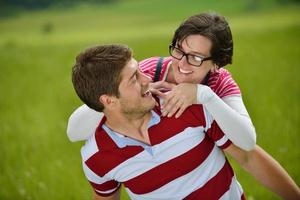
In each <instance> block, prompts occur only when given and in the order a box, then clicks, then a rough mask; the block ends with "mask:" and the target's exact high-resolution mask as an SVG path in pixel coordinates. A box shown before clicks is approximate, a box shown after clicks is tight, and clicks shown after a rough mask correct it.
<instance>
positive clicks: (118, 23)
mask: <svg viewBox="0 0 300 200" xmlns="http://www.w3.org/2000/svg"><path fill="white" fill-rule="evenodd" d="M203 11H215V12H217V13H219V14H222V15H225V16H226V18H227V19H228V21H229V23H230V25H231V28H232V32H233V37H234V45H235V47H234V59H233V64H232V65H231V66H228V67H227V69H228V70H229V71H231V73H232V74H233V77H234V79H235V80H236V81H237V83H238V84H239V86H240V88H241V90H242V94H243V99H244V102H245V105H246V107H247V108H248V111H249V113H250V116H251V117H252V120H253V123H254V125H255V127H256V131H257V137H258V138H257V143H258V144H259V145H260V146H262V147H263V148H264V149H265V150H266V151H268V152H269V153H270V154H271V155H272V156H273V157H274V158H275V159H276V160H278V161H279V162H280V163H281V165H282V166H283V167H284V168H285V169H286V170H287V171H288V173H289V174H290V175H291V176H292V177H293V179H294V180H295V181H296V182H297V184H298V185H299V184H300V140H299V138H298V137H299V136H298V134H300V117H299V115H300V108H299V102H300V90H299V88H300V78H299V77H300V76H299V75H300V66H299V65H300V48H299V44H300V1H299V0H264V1H261V0H210V1H208V0H207V1H204V0H202V1H200V0H198V1H195V0H185V1H182V0H164V1H161V0H102V1H101V0H89V1H83V0H23V1H21V0H1V1H0V60H1V62H0V92H1V94H0V95H1V98H0V199H1V200H16V199H17V200H19V199H24V200H36V199H43V200H60V199H64V200H65V199H72V200H85V199H91V193H92V192H91V188H90V186H89V184H88V182H87V181H86V179H85V177H84V175H83V172H82V169H81V158H80V148H81V146H82V144H83V143H81V142H77V143H71V142H69V141H68V139H67V137H66V125H67V120H68V116H69V115H70V114H71V112H72V111H74V109H76V108H77V107H78V106H80V105H81V104H82V103H81V102H80V100H79V98H78V97H77V96H76V94H75V92H74V90H73V87H72V83H71V68H72V65H73V63H74V60H75V56H76V55H77V54H78V53H79V52H80V51H81V50H83V49H85V48H87V47H89V46H93V45H96V44H103V43H125V44H128V45H129V46H130V47H131V48H132V49H133V50H134V52H135V58H136V59H138V60H141V59H144V58H147V57H150V56H164V55H168V44H169V43H170V41H171V38H172V35H173V32H174V30H175V29H176V28H177V26H178V25H179V23H181V22H182V21H183V20H184V19H185V18H187V17H188V16H190V15H193V14H196V13H199V12H203ZM297 138H298V139H297ZM233 165H234V168H235V171H236V172H237V177H238V179H239V181H240V183H241V184H242V186H243V188H244V190H245V193H246V196H247V198H248V199H249V200H254V199H279V198H278V197H277V196H276V195H274V194H273V193H271V192H269V191H268V190H266V189H265V188H263V187H262V186H261V185H260V184H258V183H257V182H256V181H255V180H254V178H252V177H251V176H250V175H248V174H247V173H246V172H244V171H243V170H242V169H241V168H240V167H239V166H238V165H236V163H233ZM122 199H128V197H127V195H126V194H125V193H124V192H123V193H122Z"/></svg>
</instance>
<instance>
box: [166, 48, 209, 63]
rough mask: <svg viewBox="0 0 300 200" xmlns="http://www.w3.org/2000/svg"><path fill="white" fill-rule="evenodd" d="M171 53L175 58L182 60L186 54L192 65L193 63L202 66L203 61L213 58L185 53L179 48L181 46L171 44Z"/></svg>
mask: <svg viewBox="0 0 300 200" xmlns="http://www.w3.org/2000/svg"><path fill="white" fill-rule="evenodd" d="M169 53H170V55H171V56H172V57H173V58H175V59H177V60H181V59H182V58H183V56H185V57H186V60H187V62H188V63H189V64H190V65H193V66H196V67H200V66H201V65H202V63H203V62H204V61H206V60H212V57H206V58H203V57H201V56H196V55H193V54H188V53H185V52H183V51H182V50H181V49H179V48H177V47H175V46H173V45H170V46H169Z"/></svg>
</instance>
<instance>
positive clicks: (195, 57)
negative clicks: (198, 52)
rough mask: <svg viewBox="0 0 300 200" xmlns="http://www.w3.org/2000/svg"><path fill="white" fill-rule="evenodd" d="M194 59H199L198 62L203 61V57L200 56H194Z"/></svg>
mask: <svg viewBox="0 0 300 200" xmlns="http://www.w3.org/2000/svg"><path fill="white" fill-rule="evenodd" d="M193 60H194V61H197V62H201V61H202V58H201V57H199V56H193Z"/></svg>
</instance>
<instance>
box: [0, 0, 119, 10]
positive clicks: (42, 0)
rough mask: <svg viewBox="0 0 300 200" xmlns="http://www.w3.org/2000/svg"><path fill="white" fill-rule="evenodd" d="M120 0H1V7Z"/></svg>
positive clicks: (22, 7) (113, 0)
mask: <svg viewBox="0 0 300 200" xmlns="http://www.w3.org/2000/svg"><path fill="white" fill-rule="evenodd" d="M116 1H118V0H0V6H1V7H9V8H19V9H26V10H34V9H44V8H48V7H50V6H71V5H75V4H78V3H89V4H92V3H93V4H107V3H113V2H116Z"/></svg>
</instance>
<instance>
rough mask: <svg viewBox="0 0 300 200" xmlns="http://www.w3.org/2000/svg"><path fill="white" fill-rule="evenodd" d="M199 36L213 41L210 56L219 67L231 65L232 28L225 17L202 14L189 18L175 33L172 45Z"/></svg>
mask: <svg viewBox="0 0 300 200" xmlns="http://www.w3.org/2000/svg"><path fill="white" fill-rule="evenodd" d="M197 34H199V35H202V36H204V37H207V38H208V39H210V40H211V42H212V48H211V50H210V54H211V56H212V57H213V61H214V62H215V63H216V64H217V65H218V66H219V67H224V66H226V65H227V64H231V62H232V54H233V40H232V34H231V30H230V27H229V25H228V23H227V21H226V19H225V18H224V17H223V16H220V15H217V14H215V13H201V14H197V15H193V16H191V17H189V18H188V19H186V20H185V21H184V22H183V23H182V24H181V25H180V26H179V27H178V28H177V30H176V31H175V33H174V36H173V39H172V45H176V44H180V43H181V42H182V41H183V40H184V39H185V38H186V37H188V36H189V35H197Z"/></svg>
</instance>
